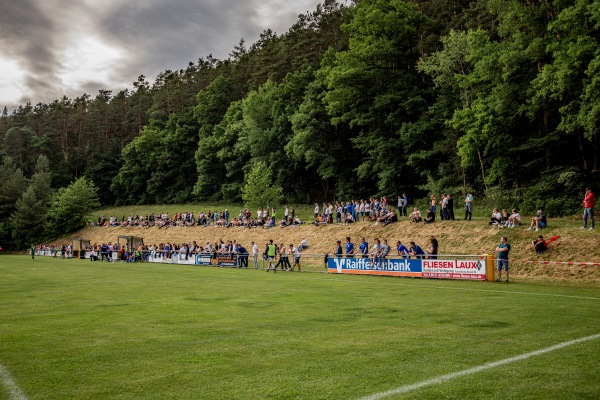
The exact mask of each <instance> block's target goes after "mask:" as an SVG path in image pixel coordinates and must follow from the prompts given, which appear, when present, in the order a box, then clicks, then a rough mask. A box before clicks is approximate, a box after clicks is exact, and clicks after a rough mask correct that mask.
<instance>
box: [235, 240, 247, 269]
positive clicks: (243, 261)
mask: <svg viewBox="0 0 600 400" xmlns="http://www.w3.org/2000/svg"><path fill="white" fill-rule="evenodd" d="M236 253H237V257H238V261H239V267H238V268H242V267H243V268H248V250H246V248H245V247H244V246H242V245H241V244H238V245H237V246H236Z"/></svg>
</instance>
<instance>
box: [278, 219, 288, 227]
mask: <svg viewBox="0 0 600 400" xmlns="http://www.w3.org/2000/svg"><path fill="white" fill-rule="evenodd" d="M286 226H288V223H287V220H286V218H281V220H280V221H279V227H280V228H285V227H286Z"/></svg>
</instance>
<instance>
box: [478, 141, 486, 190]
mask: <svg viewBox="0 0 600 400" xmlns="http://www.w3.org/2000/svg"><path fill="white" fill-rule="evenodd" d="M477 156H478V157H479V165H480V166H481V177H482V178H483V187H485V190H486V191H487V189H488V187H487V183H485V168H484V166H483V156H482V155H481V150H480V149H479V147H478V148H477Z"/></svg>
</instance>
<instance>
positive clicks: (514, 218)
mask: <svg viewBox="0 0 600 400" xmlns="http://www.w3.org/2000/svg"><path fill="white" fill-rule="evenodd" d="M522 223H523V222H521V214H519V210H517V209H516V208H513V210H512V213H511V214H510V215H509V216H508V223H507V225H506V227H507V228H514V227H515V225H521V224H522Z"/></svg>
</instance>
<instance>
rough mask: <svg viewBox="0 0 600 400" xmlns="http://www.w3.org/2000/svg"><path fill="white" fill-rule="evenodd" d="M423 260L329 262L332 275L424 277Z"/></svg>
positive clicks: (335, 259)
mask: <svg viewBox="0 0 600 400" xmlns="http://www.w3.org/2000/svg"><path fill="white" fill-rule="evenodd" d="M421 261H422V260H413V259H402V258H400V259H385V260H381V261H378V262H376V263H373V262H372V260H371V259H369V258H336V257H332V258H329V259H328V260H327V272H328V273H330V274H358V275H389V276H412V277H422V276H423V267H422V262H421Z"/></svg>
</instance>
